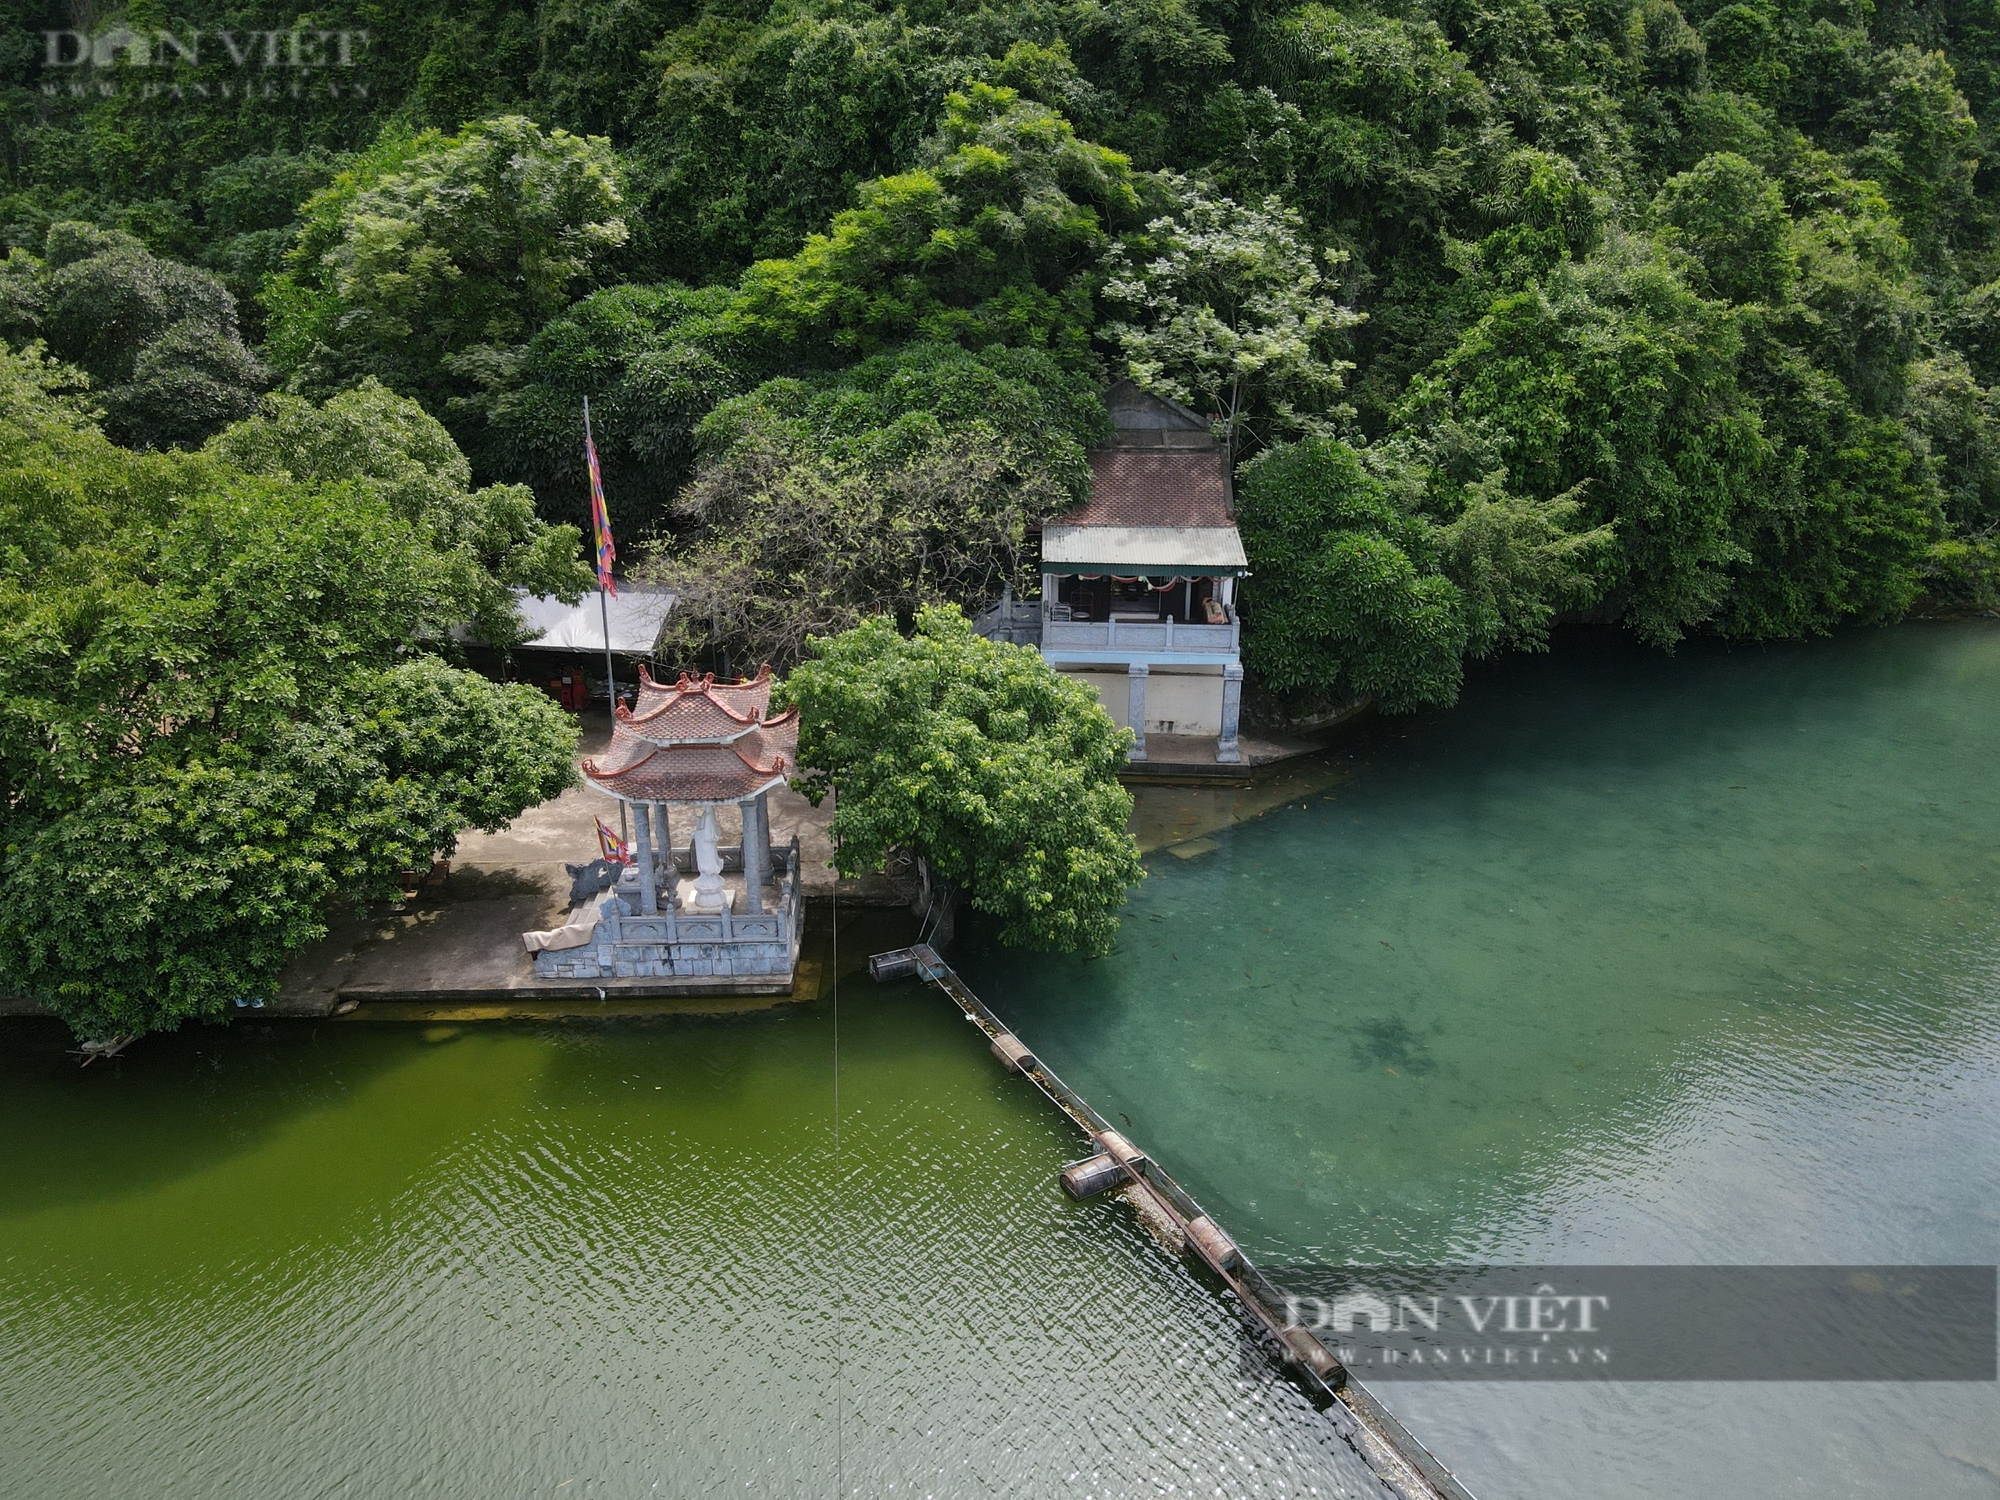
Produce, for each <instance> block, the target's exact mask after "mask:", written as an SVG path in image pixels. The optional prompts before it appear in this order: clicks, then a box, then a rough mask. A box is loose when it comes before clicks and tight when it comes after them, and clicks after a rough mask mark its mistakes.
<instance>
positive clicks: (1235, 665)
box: [1039, 380, 1249, 764]
mask: <svg viewBox="0 0 2000 1500" xmlns="http://www.w3.org/2000/svg"><path fill="white" fill-rule="evenodd" d="M1105 402H1106V404H1107V406H1109V408H1110V411H1111V420H1112V425H1113V429H1114V434H1115V435H1114V437H1113V438H1112V440H1111V442H1110V443H1109V444H1108V445H1106V446H1105V447H1103V448H1100V449H1098V450H1096V451H1095V452H1093V453H1092V454H1091V455H1090V473H1091V483H1090V498H1089V499H1087V500H1086V501H1085V502H1084V503H1083V504H1082V505H1081V506H1079V507H1078V508H1077V509H1075V510H1073V511H1070V512H1069V513H1068V514H1066V515H1062V516H1058V517H1056V518H1055V519H1054V520H1052V521H1050V522H1049V523H1048V524H1047V525H1046V526H1044V527H1043V529H1042V564H1041V567H1042V600H1041V610H1040V614H1041V619H1040V621H1039V625H1040V630H1039V637H1040V645H1041V651H1042V656H1043V658H1044V659H1045V660H1046V661H1047V662H1048V663H1049V664H1050V665H1051V666H1053V667H1054V668H1055V669H1056V670H1057V671H1059V672H1062V673H1064V674H1065V675H1068V676H1074V677H1077V678H1080V679H1082V680H1083V681H1086V682H1088V683H1090V684H1091V685H1092V686H1093V687H1095V688H1096V689H1097V692H1098V695H1099V697H1100V698H1101V699H1102V700H1103V703H1104V706H1105V708H1106V709H1108V710H1109V711H1110V713H1111V716H1112V718H1114V719H1116V720H1117V721H1118V722H1119V723H1120V724H1121V725H1126V726H1129V727H1130V728H1131V729H1132V731H1133V733H1134V735H1135V741H1134V743H1133V746H1132V755H1131V758H1132V759H1133V760H1135V761H1142V760H1146V759H1147V758H1148V752H1147V741H1148V738H1149V737H1151V736H1161V735H1165V736H1174V737H1177V738H1181V739H1182V740H1183V743H1181V744H1180V745H1177V746H1176V747H1175V750H1174V758H1185V757H1187V756H1188V754H1189V751H1188V749H1187V747H1186V745H1185V743H1184V739H1185V737H1195V738H1198V739H1203V740H1213V742H1214V751H1213V754H1214V758H1215V759H1216V760H1217V761H1219V762H1222V763H1224V764H1234V763H1236V762H1239V761H1240V760H1241V759H1242V754H1241V751H1240V748H1239V744H1238V717H1239V711H1240V705H1241V702H1242V696H1243V666H1242V662H1241V658H1240V656H1239V654H1238V628H1237V619H1236V584H1237V580H1238V579H1239V578H1242V577H1244V576H1245V575H1246V574H1247V573H1248V572H1249V564H1248V560H1247V559H1246V558H1245V556H1244V552H1243V539H1242V537H1241V536H1240V535H1239V534H1238V532H1237V529H1236V504H1235V498H1236V497H1235V490H1234V486H1233V482H1232V479H1231V461H1230V453H1229V448H1228V445H1227V444H1225V443H1220V442H1218V441H1216V439H1215V437H1214V436H1213V434H1212V432H1211V430H1210V426H1209V423H1208V421H1207V420H1206V419H1205V418H1203V417H1201V416H1198V415H1197V414H1195V413H1194V412H1192V411H1189V410H1188V409H1187V408H1186V407H1185V406H1181V405H1179V404H1177V403H1176V402H1173V401H1168V400H1165V399H1163V398H1161V397H1159V396H1154V395H1151V394H1149V393H1147V392H1145V391H1142V390H1140V389H1139V387H1138V386H1136V385H1134V384H1133V383H1132V382H1131V381H1129V380H1121V381H1119V382H1118V383H1117V384H1116V385H1114V386H1112V387H1111V389H1110V390H1109V391H1108V392H1106V394H1105ZM1203 750H1204V753H1206V747H1203Z"/></svg>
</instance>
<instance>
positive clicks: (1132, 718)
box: [1125, 661, 1153, 760]
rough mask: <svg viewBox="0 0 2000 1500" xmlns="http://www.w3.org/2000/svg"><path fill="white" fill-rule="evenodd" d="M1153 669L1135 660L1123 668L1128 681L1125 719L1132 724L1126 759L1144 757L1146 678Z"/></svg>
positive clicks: (1142, 758)
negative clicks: (1129, 748) (1130, 748)
mask: <svg viewBox="0 0 2000 1500" xmlns="http://www.w3.org/2000/svg"><path fill="white" fill-rule="evenodd" d="M1152 671H1153V669H1152V668H1151V667H1149V666H1147V665H1146V664H1145V663H1144V662H1142V661H1135V662H1133V663H1132V664H1131V665H1130V666H1129V667H1127V668H1126V669H1125V674H1126V680H1127V681H1128V682H1129V683H1130V687H1129V688H1128V690H1127V695H1126V699H1125V720H1126V722H1127V723H1128V724H1130V725H1131V726H1132V736H1133V738H1132V753H1131V754H1130V755H1128V756H1126V757H1125V758H1126V759H1127V760H1144V759H1145V758H1146V679H1147V677H1149V676H1150V675H1152Z"/></svg>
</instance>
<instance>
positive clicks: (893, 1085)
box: [0, 979, 1377, 1500]
mask: <svg viewBox="0 0 2000 1500" xmlns="http://www.w3.org/2000/svg"><path fill="white" fill-rule="evenodd" d="M839 1040H840V1116H841V1125H842V1130H841V1139H840V1149H839V1151H838V1152H837V1153H836V1151H835V1149H834V1141H833V1133H832V1126H833V1120H834V1103H833V1087H832V1085H833V1069H832V1058H833V1041H834V1028H833V1010H832V1007H831V1006H825V1007H814V1008H809V1009H803V1010H799V1011H794V1012H789V1013H782V1014H774V1015H768V1016H764V1017H760V1018H753V1019H748V1020H744V1019H738V1020H731V1021H726V1022H711V1023H678V1024H677V1023H664V1024H626V1025H607V1026H596V1025H590V1026H586V1025H578V1026H574V1027H568V1028H563V1027H513V1026H483V1027H464V1028H454V1027H432V1028H420V1027H417V1026H412V1025H396V1024H384V1025H379V1026H378V1025H357V1024H352V1023H347V1024H328V1025H323V1026H319V1027H317V1028H315V1027H311V1026H271V1027H263V1028H238V1029H236V1030H234V1031H232V1032H230V1033H228V1034H219V1033H217V1032H213V1031H210V1032H200V1033H190V1034H186V1035H182V1036H176V1037H172V1038H157V1039H149V1040H148V1041H147V1042H146V1043H145V1045H144V1046H143V1047H142V1048H140V1049H137V1050H136V1051H135V1052H134V1053H132V1054H130V1055H129V1056H128V1057H127V1058H126V1059H124V1060H122V1061H123V1066H122V1067H118V1068H105V1069H100V1068H96V1067H93V1068H91V1069H90V1070H89V1071H88V1072H87V1073H84V1074H81V1075H79V1074H78V1073H77V1072H76V1070H75V1068H74V1066H73V1065H71V1064H67V1063H65V1062H63V1061H62V1059H61V1057H60V1053H59V1051H58V1050H57V1049H58V1048H59V1047H60V1045H61V1043H60V1040H59V1038H58V1037H57V1036H56V1035H55V1034H54V1033H53V1032H41V1033H35V1034H29V1033H27V1032H25V1031H24V1030H22V1029H15V1030H13V1031H10V1032H9V1033H7V1034H6V1036H5V1038H4V1041H5V1044H6V1050H5V1054H4V1060H0V1140H4V1141H5V1142H6V1147H5V1152H4V1156H3V1157H0V1475H5V1476H6V1484H5V1493H6V1494H7V1495H9V1496H10V1497H15V1496H18V1497H23V1500H27V1497H33V1500H53V1497H70V1496H75V1497H86V1496H93V1497H94V1496H103V1495H145V1496H149V1497H154V1496H163V1495H188V1496H199V1497H204V1500H207V1497H216V1496H231V1497H238V1496H240V1497H246V1500H248V1497H258V1500H263V1497H269V1496H278V1495H282V1496H285V1497H287V1500H301V1497H308V1496H348V1495H351V1496H369V1497H373V1496H383V1495H405V1494H407V1495H422V1496H427V1497H430V1496H468V1497H474V1496H476V1497H481V1500H487V1497H498V1496H516V1495H543V1494H549V1495H560V1496H563V1497H570V1496H577V1495H603V1496H641V1497H643V1496H709V1495H722V1494H735V1495H768V1496H782V1497H790V1496H798V1495H826V1496H837V1495H840V1494H843V1493H844V1494H847V1495H857V1496H866V1497H892V1496H898V1495H912V1496H922V1495H938V1496H947V1495H950V1496H956V1495H987V1494H993V1495H998V1494H1006V1495H1036V1496H1039V1495H1050V1496H1053V1495H1065V1496H1068V1495H1079V1496H1128V1495H1141V1494H1145V1495H1153V1494H1162V1493H1166V1494H1179V1495H1187V1494H1201V1495H1213V1494H1217V1493H1221V1494H1229V1495H1236V1494H1242V1495H1256V1496H1273V1497H1295V1496H1314V1495H1318V1496H1374V1495H1375V1494H1377V1491H1376V1488H1375V1486H1374V1485H1373V1483H1372V1481H1371V1480H1370V1479H1369V1477H1368V1474H1367V1471H1366V1469H1365V1468H1364V1467H1362V1465H1361V1464H1360V1462H1359V1460H1358V1459H1356V1458H1355V1456H1354V1455H1353V1454H1352V1452H1351V1451H1350V1450H1348V1449H1347V1448H1346V1447H1345V1446H1344V1445H1343V1444H1342V1443H1341V1442H1340V1441H1339V1440H1338V1439H1337V1438H1336V1437H1335V1436H1334V1434H1333V1430H1332V1428H1331V1426H1330V1425H1329V1424H1328V1422H1327V1420H1326V1419H1325V1417H1323V1416H1322V1415H1321V1414H1320V1413H1318V1412H1315V1411H1314V1410H1313V1409H1312V1408H1311V1407H1310V1406H1309V1405H1308V1404H1307V1403H1306V1401H1305V1399H1304V1398H1303V1397H1302V1396H1301V1395H1300V1394H1299V1393H1298V1392H1297V1391H1296V1390H1294V1389H1293V1388H1292V1387H1291V1386H1289V1385H1287V1384H1285V1383H1284V1382H1283V1381H1281V1380H1276V1379H1273V1378H1271V1377H1270V1376H1269V1375H1268V1374H1266V1373H1264V1372H1262V1371H1257V1370H1252V1371H1250V1372H1247V1373H1246V1372H1245V1371H1243V1370H1242V1369H1241V1368H1240V1363H1239V1358H1238V1353H1237V1343H1236V1325H1235V1322H1234V1320H1233V1318H1232V1317H1231V1315H1230V1314H1229V1313H1228V1312H1227V1311H1226V1310H1225V1309H1224V1308H1223V1307H1222V1306H1221V1305H1220V1304H1219V1303H1217V1302H1216V1301H1215V1299H1214V1298H1213V1297H1211V1296H1210V1295H1209V1294H1207V1293H1206V1292H1204V1291H1202V1290H1201V1289H1200V1288H1199V1287H1197V1286H1196V1285H1195V1284H1194V1283H1193V1282H1192V1281H1191V1280H1190V1279H1189V1278H1188V1277H1187V1275H1186V1274H1185V1273H1184V1272H1182V1271H1181V1270H1180V1269H1179V1268H1178V1267H1177V1266H1176V1265H1175V1264H1174V1263H1173V1262H1172V1261H1171V1260H1170V1259H1169V1258H1168V1257H1167V1256H1166V1255H1165V1253H1164V1252H1162V1251H1161V1250H1160V1249H1159V1247H1158V1246H1157V1245H1155V1244H1154V1243H1153V1242H1152V1241H1151V1240H1149V1239H1147V1238H1146V1237H1145V1235H1144V1234H1143V1233H1142V1232H1141V1231H1140V1230H1139V1229H1137V1228H1136V1227H1135V1226H1134V1224H1133V1222H1132V1219H1131V1216H1130V1215H1129V1213H1127V1212H1126V1211H1125V1210H1124V1209H1123V1208H1122V1207H1120V1206H1117V1205H1114V1204H1112V1203H1109V1202H1099V1203H1092V1204H1084V1205H1076V1204H1071V1203H1069V1202H1068V1201H1067V1200H1066V1199H1064V1198H1063V1196H1062V1195H1061V1193H1060V1192H1059V1190H1058V1189H1057V1187H1056V1184H1055V1181H1054V1177H1053V1173H1054V1171H1055V1170H1056V1168H1057V1167H1058V1166H1059V1165H1060V1164H1061V1162H1062V1161H1063V1160H1065V1159H1066V1158H1068V1157H1069V1156H1073V1155H1075V1154H1076V1152H1075V1149H1074V1148H1075V1138H1074V1136H1073V1134H1072V1133H1071V1132H1070V1131H1069V1130H1068V1129H1066V1128H1065V1127H1064V1126H1063V1125H1062V1124H1060V1123H1059V1122H1058V1121H1057V1120H1056V1119H1054V1118H1053V1117H1052V1116H1051V1114H1050V1113H1049V1112H1048V1111H1047V1110H1046V1109H1045V1108H1038V1107H1037V1106H1036V1103H1035V1101H1033V1100H1031V1099H1029V1098H1028V1097H1026V1095H1025V1092H1024V1091H1023V1090H1022V1089H1020V1088H1018V1087H1009V1086H1008V1084H1007V1082H1006V1080H1005V1079H1004V1078H1003V1077H1002V1076H1001V1075H1000V1071H999V1069H998V1068H997V1067H996V1066H995V1065H994V1063H993V1061H992V1059H991V1058H990V1057H988V1056H987V1055H986V1050H985V1048H984V1047H983V1046H982V1045H980V1044H979V1042H978V1041H977V1040H975V1038H974V1036H973V1035H972V1028H970V1027H968V1026H967V1025H965V1023H964V1022H963V1021H961V1020H959V1019H957V1013H956V1012H955V1011H950V1010H948V1008H947V1007H946V1006H945V1005H944V1004H943V1003H942V1002H940V1000H939V999H938V998H937V997H936V996H935V995H934V994H931V995H926V994H923V993H921V992H918V991H916V990H914V989H910V988H904V989H902V990H900V991H897V992H893V993H884V992H883V991H880V990H878V989H876V988H875V987H874V986H872V985H870V984H868V982H867V981H866V980H865V979H863V980H861V981H860V983H859V984H854V983H850V984H849V985H848V986H847V998H846V1000H845V1001H844V1002H843V1004H842V1006H841V1010H840V1036H839Z"/></svg>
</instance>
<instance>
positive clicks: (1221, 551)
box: [1042, 524, 1250, 576]
mask: <svg viewBox="0 0 2000 1500" xmlns="http://www.w3.org/2000/svg"><path fill="white" fill-rule="evenodd" d="M1042 567H1043V568H1044V569H1045V570H1046V571H1048V572H1051V573H1099V572H1117V573H1151V574H1154V575H1156V576H1157V575H1159V574H1163V573H1168V574H1171V573H1197V574H1203V575H1207V574H1216V573H1243V572H1247V571H1248V570H1249V567H1250V559H1249V558H1247V557H1245V556H1244V555H1243V538H1242V537H1241V536H1240V535H1239V534H1238V533H1237V530H1236V528H1235V527H1234V526H1064V525H1055V524H1051V525H1048V526H1045V527H1044V528H1042Z"/></svg>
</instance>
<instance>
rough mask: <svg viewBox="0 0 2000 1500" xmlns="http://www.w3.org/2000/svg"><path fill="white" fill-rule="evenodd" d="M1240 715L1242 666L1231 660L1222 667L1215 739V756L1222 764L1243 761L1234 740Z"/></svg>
mask: <svg viewBox="0 0 2000 1500" xmlns="http://www.w3.org/2000/svg"><path fill="white" fill-rule="evenodd" d="M1242 717H1243V667H1242V664H1241V663H1239V662H1231V663H1230V664H1229V665H1228V666H1226V667H1224V668H1223V669H1222V733H1221V734H1220V735H1218V736H1217V737H1216V741H1215V758H1216V760H1217V761H1218V762H1219V763H1220V764H1222V765H1225V766H1236V765H1241V764H1242V763H1243V751H1242V748H1241V747H1240V746H1239V745H1238V744H1237V742H1236V732H1237V727H1238V724H1239V722H1240V720H1241V719H1242Z"/></svg>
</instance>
